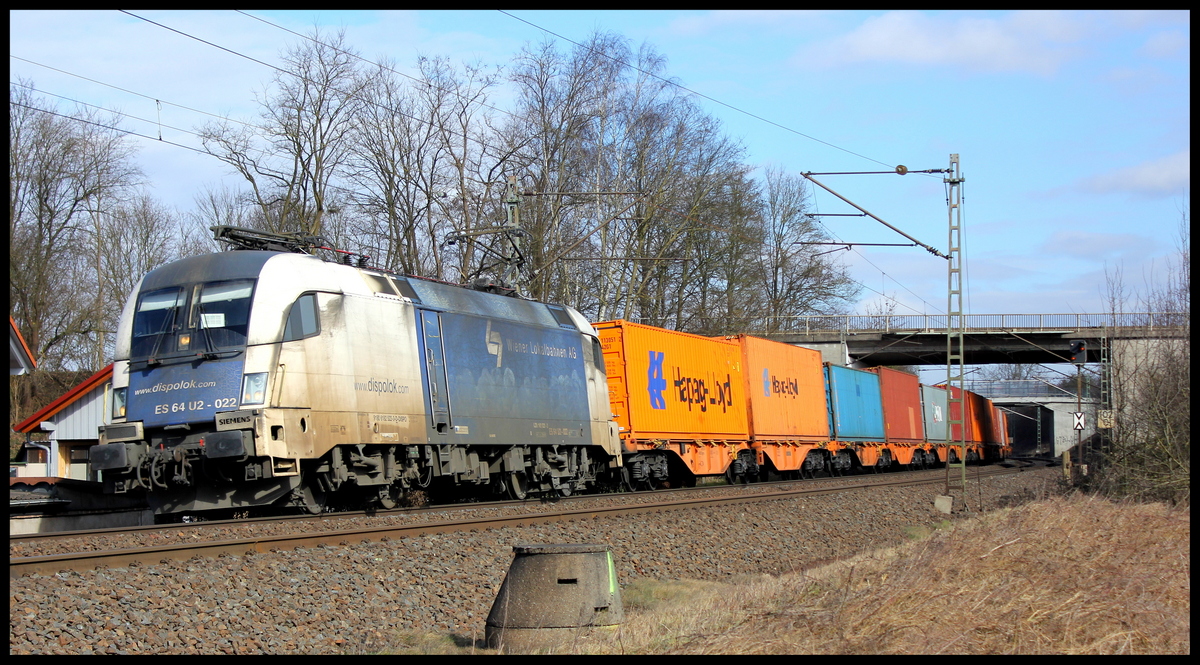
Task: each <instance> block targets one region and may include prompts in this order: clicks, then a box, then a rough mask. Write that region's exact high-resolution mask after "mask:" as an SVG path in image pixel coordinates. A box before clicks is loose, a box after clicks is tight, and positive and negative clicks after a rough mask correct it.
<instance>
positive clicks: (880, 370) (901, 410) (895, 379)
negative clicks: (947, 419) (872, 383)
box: [867, 367, 925, 443]
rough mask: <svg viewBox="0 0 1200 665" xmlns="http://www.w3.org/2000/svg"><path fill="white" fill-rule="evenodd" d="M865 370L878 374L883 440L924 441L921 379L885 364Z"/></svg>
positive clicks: (897, 441) (895, 441)
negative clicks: (881, 404) (884, 365)
mask: <svg viewBox="0 0 1200 665" xmlns="http://www.w3.org/2000/svg"><path fill="white" fill-rule="evenodd" d="M867 371H868V372H874V373H876V374H878V375H879V390H880V393H881V394H882V396H883V426H884V437H885V440H886V441H887V442H888V443H924V442H925V425H924V422H923V420H922V416H921V379H920V378H919V377H917V375H915V374H909V373H908V372H901V371H900V370H895V369H891V368H889V367H872V368H870V369H868V370H867Z"/></svg>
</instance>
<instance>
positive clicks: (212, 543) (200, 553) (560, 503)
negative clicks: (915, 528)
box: [9, 461, 1032, 578]
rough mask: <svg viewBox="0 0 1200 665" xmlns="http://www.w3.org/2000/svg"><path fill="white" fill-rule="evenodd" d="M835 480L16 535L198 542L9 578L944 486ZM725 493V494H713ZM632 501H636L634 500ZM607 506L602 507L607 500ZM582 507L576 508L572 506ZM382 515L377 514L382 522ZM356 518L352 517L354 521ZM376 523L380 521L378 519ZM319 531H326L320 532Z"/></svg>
mask: <svg viewBox="0 0 1200 665" xmlns="http://www.w3.org/2000/svg"><path fill="white" fill-rule="evenodd" d="M1031 465H1032V463H1030V462H1020V461H1018V462H1014V463H1013V464H1012V466H990V467H977V468H976V469H974V470H973V471H972V473H971V475H972V477H979V478H986V477H992V476H996V475H1005V474H1013V473H1020V472H1021V471H1023V470H1025V469H1026V468H1029V466H1031ZM822 480H834V481H842V482H818V483H814V482H813V481H811V480H808V481H785V482H778V483H755V484H753V485H746V486H739V487H737V488H736V489H737V490H741V491H734V492H730V491H728V490H730V489H731V488H729V487H728V486H708V487H698V488H687V489H675V490H659V491H657V492H650V493H638V494H628V495H626V494H619V495H584V496H579V497H567V498H563V499H558V500H556V501H554V502H546V503H537V502H534V503H532V504H531V502H528V501H526V502H495V503H487V504H483V503H480V504H461V505H453V506H438V507H437V508H436V509H419V510H416V511H414V510H407V511H389V512H388V514H387V516H390V517H395V518H397V519H389V520H382V521H384V522H386V523H380V524H374V525H371V526H368V527H365V528H363V527H361V526H357V527H355V528H340V526H339V525H338V524H337V522H338V521H341V520H344V519H345V518H346V517H347V514H345V513H339V514H336V515H330V516H319V517H316V518H313V517H305V518H298V517H293V518H264V519H260V520H251V521H250V522H249V523H247V522H241V523H238V522H232V521H231V522H203V523H198V524H190V525H189V524H178V525H156V526H153V527H136V528H133V529H121V530H115V531H109V530H95V531H89V532H82V531H80V532H68V533H59V534H50V535H40V536H26V537H14V538H12V539H10V552H11V551H12V548H13V546H14V545H17V544H22V543H23V544H33V545H34V546H36V543H38V542H39V540H42V541H51V540H61V539H68V540H73V541H76V542H81V543H86V542H88V541H89V540H94V539H97V538H98V537H100V536H104V535H108V536H113V535H125V536H129V535H130V534H133V535H134V537H135V538H136V537H137V536H138V535H141V536H143V537H144V536H147V532H167V531H170V532H173V533H175V534H181V533H182V534H187V537H189V538H192V539H195V540H196V541H197V542H172V543H163V544H155V545H149V546H142V547H115V548H112V549H97V550H92V551H81V552H69V553H60V554H49V555H36V556H16V557H14V556H11V555H10V558H9V577H10V578H13V577H20V576H22V575H26V574H42V575H48V574H53V573H57V572H60V571H64V570H69V571H82V570H90V569H96V568H119V567H124V566H129V565H132V564H139V565H151V564H157V563H160V562H163V561H170V560H187V559H191V558H194V557H221V556H231V555H232V556H243V555H249V556H253V555H255V554H258V553H265V552H270V551H273V550H286V549H296V548H306V547H320V546H344V545H352V544H356V543H365V542H373V541H388V540H396V539H402V538H409V537H413V536H419V535H422V534H435V533H449V532H460V531H478V530H483V529H498V528H506V527H521V526H526V525H532V524H540V523H551V522H564V521H575V520H588V519H599V518H603V517H614V516H621V515H633V514H637V513H646V512H666V511H673V510H683V509H688V508H703V507H712V506H725V505H734V504H744V503H753V502H761V501H774V500H782V499H792V498H799V497H805V496H818V495H822V494H830V493H837V492H850V491H856V490H862V489H869V488H879V487H907V486H914V485H934V484H938V483H943V482H944V481H945V473H944V472H943V471H938V470H935V471H925V472H917V473H913V474H904V476H903V477H896V476H894V475H891V474H881V475H867V476H850V477H843V478H837V479H822ZM715 489H721V490H725V491H723V492H716V491H713V490H715ZM614 498H616V499H622V500H621V501H618V502H615V503H614V502H608V503H610V505H587V504H586V503H585V502H588V501H589V500H590V501H591V502H593V503H597V499H601V500H603V499H614ZM628 498H632V500H629V499H628ZM601 502H603V501H601ZM576 504H578V505H580V506H582V507H579V508H571V507H570V506H573V505H576ZM531 505H532V506H534V507H537V508H539V509H540V510H538V511H537V512H529V511H525V512H519V513H515V514H514V513H509V514H498V515H496V514H494V515H487V516H475V515H471V516H467V517H465V518H461V519H449V520H440V521H432V520H422V521H416V520H415V518H414V517H413V516H414V515H416V514H419V513H421V512H422V511H423V512H424V513H425V514H426V515H429V514H430V513H431V512H439V513H440V512H458V511H464V510H469V509H476V510H483V511H494V512H499V513H504V512H506V511H507V510H508V509H510V508H513V507H519V508H523V509H528V508H530V507H531ZM382 515H383V513H382V512H380V513H376V514H375V515H374V516H376V517H377V516H382ZM350 517H353V516H352V515H351V516H350ZM372 521H375V520H372ZM272 522H275V523H278V522H284V523H287V524H288V527H287V528H288V529H289V530H290V531H291V532H289V533H285V534H277V535H261V534H258V535H248V536H244V537H236V538H232V539H229V538H225V539H209V540H202V538H204V536H203V535H202V532H203V531H205V529H206V528H208V529H212V528H213V527H226V526H234V525H246V524H250V525H253V523H272ZM318 525H323V526H325V527H331V528H325V529H323V530H317V531H314V530H313V529H314V528H316V527H317V526H318Z"/></svg>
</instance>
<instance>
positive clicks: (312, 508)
mask: <svg viewBox="0 0 1200 665" xmlns="http://www.w3.org/2000/svg"><path fill="white" fill-rule="evenodd" d="M300 499H301V500H302V501H303V502H304V505H303V506H301V509H302V510H304V511H305V512H307V513H309V514H310V515H320V514H321V513H322V512H324V511H325V501H326V499H327V497H326V495H325V490H323V489H321V487H320V485H319V484H318V483H316V482H314V481H313V479H310V480H309V482H306V483H304V484H303V485H302V486H301V487H300Z"/></svg>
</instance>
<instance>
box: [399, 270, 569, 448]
mask: <svg viewBox="0 0 1200 665" xmlns="http://www.w3.org/2000/svg"><path fill="white" fill-rule="evenodd" d="M410 283H411V284H412V287H413V289H414V290H415V291H416V292H417V294H418V296H419V297H420V302H421V304H422V305H424V306H433V307H438V308H439V309H441V311H439V312H434V311H422V313H421V316H420V317H419V319H420V320H421V326H422V332H421V334H420V335H419V337H420V339H421V340H422V344H423V351H422V352H423V353H424V354H425V360H426V363H425V375H426V381H425V390H426V400H427V402H426V403H427V404H429V405H430V413H431V414H432V423H431V424H432V429H433V431H432V432H431V434H430V436H431V437H435V440H437V441H439V442H443V443H461V444H467V443H471V444H485V445H486V444H495V445H513V444H521V445H527V444H590V443H591V442H592V441H591V426H590V419H591V416H590V411H589V405H588V396H587V372H586V369H585V366H584V359H583V342H584V339H585V338H584V336H583V335H582V334H581V333H580V332H579V331H578V330H577V329H575V328H574V327H571V326H569V325H564V324H562V323H560V322H558V321H556V320H555V318H554V316H553V315H552V314H551V313H550V311H549V310H548V309H547V307H546V305H545V304H544V303H538V302H532V301H525V300H518V299H514V298H508V297H504V296H498V295H494V294H490V293H483V292H478V291H470V290H467V289H462V288H458V287H447V286H445V285H441V284H436V283H431V282H421V281H417V280H410ZM439 345H440V348H439ZM443 372H444V378H443V375H442V373H443ZM443 381H444V383H443ZM441 386H444V388H441ZM442 390H444V391H445V392H444V394H443V393H442V392H440V391H442ZM443 411H446V413H443ZM439 425H440V427H439Z"/></svg>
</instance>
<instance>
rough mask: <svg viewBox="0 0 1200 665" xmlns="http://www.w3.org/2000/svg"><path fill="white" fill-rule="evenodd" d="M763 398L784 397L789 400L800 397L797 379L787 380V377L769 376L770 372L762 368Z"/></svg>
mask: <svg viewBox="0 0 1200 665" xmlns="http://www.w3.org/2000/svg"><path fill="white" fill-rule="evenodd" d="M762 379H763V397H770V396H771V395H785V396H788V397H791V398H793V399H794V398H796V397H797V396H799V395H800V381H798V380H797V379H789V378H787V377H784V378H782V379H781V378H779V377H777V376H773V375H772V374H771V370H769V369H767V368H766V367H764V368H763V376H762Z"/></svg>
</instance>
